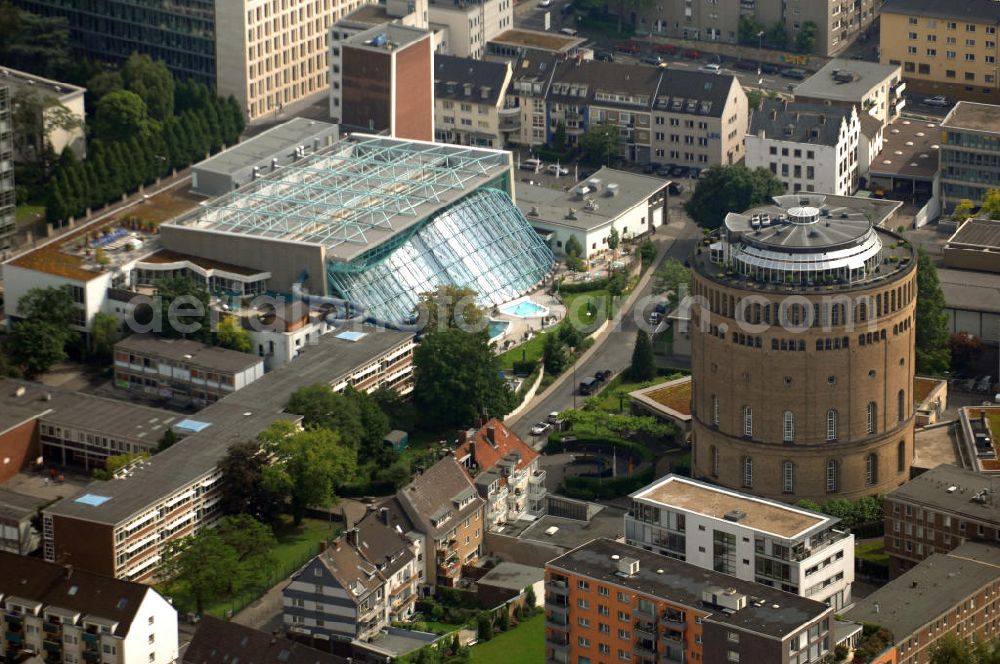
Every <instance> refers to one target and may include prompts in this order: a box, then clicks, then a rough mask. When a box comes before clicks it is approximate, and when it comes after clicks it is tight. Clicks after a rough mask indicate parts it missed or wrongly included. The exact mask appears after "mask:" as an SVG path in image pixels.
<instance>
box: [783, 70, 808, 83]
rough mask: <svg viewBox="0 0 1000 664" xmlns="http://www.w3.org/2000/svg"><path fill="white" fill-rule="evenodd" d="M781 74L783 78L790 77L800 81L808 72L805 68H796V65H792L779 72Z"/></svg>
mask: <svg viewBox="0 0 1000 664" xmlns="http://www.w3.org/2000/svg"><path fill="white" fill-rule="evenodd" d="M781 75H782V76H783V77H785V78H791V79H794V80H796V81H801V80H804V79H805V78H806V77H807V76H809V72H807V71H806V70H805V69H798V68H797V67H792V68H791V69H786V70H784V71H783V72H781Z"/></svg>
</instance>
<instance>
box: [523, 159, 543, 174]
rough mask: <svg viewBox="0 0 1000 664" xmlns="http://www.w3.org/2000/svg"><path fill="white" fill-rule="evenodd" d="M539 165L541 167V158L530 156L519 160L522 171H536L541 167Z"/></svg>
mask: <svg viewBox="0 0 1000 664" xmlns="http://www.w3.org/2000/svg"><path fill="white" fill-rule="evenodd" d="M541 167H542V160H541V159H535V158H531V159H525V160H524V161H522V162H521V170H522V171H532V172H533V173H537V172H538V171H539V169H541Z"/></svg>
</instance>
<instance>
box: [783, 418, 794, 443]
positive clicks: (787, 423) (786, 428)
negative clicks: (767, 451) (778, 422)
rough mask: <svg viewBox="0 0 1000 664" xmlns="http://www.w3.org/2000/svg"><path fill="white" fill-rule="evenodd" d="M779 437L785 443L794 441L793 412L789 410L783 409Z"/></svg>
mask: <svg viewBox="0 0 1000 664" xmlns="http://www.w3.org/2000/svg"><path fill="white" fill-rule="evenodd" d="M781 439H782V440H783V441H784V442H786V443H792V442H795V414H794V413H792V411H790V410H786V411H785V415H784V418H783V424H782V435H781Z"/></svg>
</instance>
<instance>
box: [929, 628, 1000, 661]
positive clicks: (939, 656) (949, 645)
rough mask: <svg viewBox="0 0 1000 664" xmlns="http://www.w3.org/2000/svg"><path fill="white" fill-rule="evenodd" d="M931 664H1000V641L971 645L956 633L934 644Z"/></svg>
mask: <svg viewBox="0 0 1000 664" xmlns="http://www.w3.org/2000/svg"><path fill="white" fill-rule="evenodd" d="M930 664H1000V641H996V640H994V641H992V642H986V641H980V640H979V639H976V640H975V641H974V642H973V643H971V644H970V643H969V642H968V641H966V640H964V639H963V638H961V637H960V636H958V635H957V634H955V633H954V632H948V633H947V634H944V635H942V637H941V638H940V639H938V640H936V641H935V642H934V645H933V646H931V650H930Z"/></svg>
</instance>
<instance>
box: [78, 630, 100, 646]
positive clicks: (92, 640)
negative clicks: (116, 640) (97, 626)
mask: <svg viewBox="0 0 1000 664" xmlns="http://www.w3.org/2000/svg"><path fill="white" fill-rule="evenodd" d="M80 638H81V639H82V640H83V642H84V643H85V644H87V645H88V646H93V647H94V648H96V647H97V643H98V641H100V638H101V637H100V636H98V635H97V634H91V633H90V632H84V633H83V634H81V635H80Z"/></svg>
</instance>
